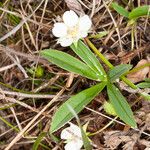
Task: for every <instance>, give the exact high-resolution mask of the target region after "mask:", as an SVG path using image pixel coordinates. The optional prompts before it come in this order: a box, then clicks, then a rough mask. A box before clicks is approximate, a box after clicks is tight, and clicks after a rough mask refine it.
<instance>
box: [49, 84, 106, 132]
mask: <svg viewBox="0 0 150 150" xmlns="http://www.w3.org/2000/svg"><path fill="white" fill-rule="evenodd" d="M105 85H106V82H102V83H99V84H97V85H95V86H93V87H91V88H89V89H86V90H84V91H82V92H80V93H78V94H77V95H75V96H73V97H71V98H70V99H68V100H67V101H66V102H65V103H63V104H62V105H61V106H60V107H59V108H58V110H57V111H56V113H55V115H54V116H53V118H52V123H51V128H50V133H53V132H55V131H56V130H58V129H59V128H61V127H62V126H63V125H65V124H66V123H67V122H68V121H70V120H71V119H72V118H73V117H74V115H73V114H72V113H71V112H70V111H68V105H69V106H71V107H72V108H73V110H74V111H75V112H76V113H77V114H78V113H79V112H80V111H81V110H82V109H83V108H84V107H85V106H86V105H87V104H89V103H90V102H91V100H92V99H93V98H94V97H95V96H96V95H97V94H98V93H99V92H101V91H102V90H103V88H104V87H105Z"/></svg>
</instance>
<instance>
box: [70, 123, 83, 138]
mask: <svg viewBox="0 0 150 150" xmlns="http://www.w3.org/2000/svg"><path fill="white" fill-rule="evenodd" d="M69 124H70V129H69V130H70V132H72V133H73V134H74V135H76V136H78V137H79V138H81V137H82V135H81V130H80V128H79V127H78V126H77V125H75V124H73V123H69Z"/></svg>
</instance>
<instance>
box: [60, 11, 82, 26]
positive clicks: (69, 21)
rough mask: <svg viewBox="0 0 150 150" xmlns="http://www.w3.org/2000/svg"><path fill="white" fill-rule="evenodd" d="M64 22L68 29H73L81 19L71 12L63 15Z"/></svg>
mask: <svg viewBox="0 0 150 150" xmlns="http://www.w3.org/2000/svg"><path fill="white" fill-rule="evenodd" d="M63 20H64V23H65V24H66V25H67V26H68V27H73V26H75V25H76V24H77V23H78V21H79V17H78V16H77V14H76V13H75V12H74V11H72V10H70V11H66V12H65V13H64V14H63Z"/></svg>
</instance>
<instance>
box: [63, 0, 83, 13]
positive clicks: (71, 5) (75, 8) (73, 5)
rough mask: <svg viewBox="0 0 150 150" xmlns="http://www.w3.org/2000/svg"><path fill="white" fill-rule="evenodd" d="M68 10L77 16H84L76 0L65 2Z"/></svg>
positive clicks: (66, 0)
mask: <svg viewBox="0 0 150 150" xmlns="http://www.w3.org/2000/svg"><path fill="white" fill-rule="evenodd" d="M65 2H66V4H67V6H68V8H69V9H70V10H73V11H75V12H76V13H77V14H78V15H82V14H84V11H83V9H82V6H81V4H80V3H79V2H78V1H77V0H65Z"/></svg>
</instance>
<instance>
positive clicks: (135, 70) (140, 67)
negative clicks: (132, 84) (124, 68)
mask: <svg viewBox="0 0 150 150" xmlns="http://www.w3.org/2000/svg"><path fill="white" fill-rule="evenodd" d="M149 66H150V63H146V64H144V65H141V66H139V67H137V68H133V69H132V70H130V71H128V72H127V73H125V74H124V75H127V74H130V73H134V72H137V71H139V70H141V69H143V68H145V67H149Z"/></svg>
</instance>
